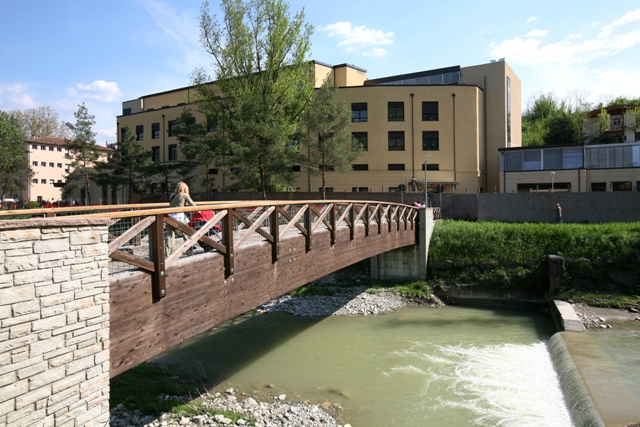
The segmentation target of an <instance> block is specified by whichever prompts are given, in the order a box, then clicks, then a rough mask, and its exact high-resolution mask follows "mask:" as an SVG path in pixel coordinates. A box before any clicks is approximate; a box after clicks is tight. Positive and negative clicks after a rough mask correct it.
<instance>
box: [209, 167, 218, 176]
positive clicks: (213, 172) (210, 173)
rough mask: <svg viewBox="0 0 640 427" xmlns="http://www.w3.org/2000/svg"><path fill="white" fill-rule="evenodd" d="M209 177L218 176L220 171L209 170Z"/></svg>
mask: <svg viewBox="0 0 640 427" xmlns="http://www.w3.org/2000/svg"><path fill="white" fill-rule="evenodd" d="M209 175H218V169H215V168H213V169H209Z"/></svg>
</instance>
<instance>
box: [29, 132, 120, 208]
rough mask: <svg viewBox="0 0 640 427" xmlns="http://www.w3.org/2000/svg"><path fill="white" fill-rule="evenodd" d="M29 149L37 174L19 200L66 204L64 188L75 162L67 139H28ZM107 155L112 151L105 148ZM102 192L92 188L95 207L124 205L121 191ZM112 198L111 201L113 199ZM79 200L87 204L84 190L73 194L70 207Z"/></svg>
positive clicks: (103, 190) (102, 189)
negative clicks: (71, 166) (97, 204)
mask: <svg viewBox="0 0 640 427" xmlns="http://www.w3.org/2000/svg"><path fill="white" fill-rule="evenodd" d="M25 144H26V147H27V158H28V160H29V165H30V166H31V170H32V171H33V172H34V175H33V177H32V178H31V179H30V181H29V182H28V185H25V186H24V189H23V190H20V192H19V194H18V198H19V199H20V200H21V201H38V202H43V203H46V202H49V203H53V202H57V201H61V200H62V186H63V185H64V182H65V176H66V175H68V174H69V171H70V164H71V158H70V157H69V148H68V145H67V143H66V142H65V140H64V139H61V138H52V137H48V136H47V137H42V138H34V139H28V140H26V141H25ZM101 150H102V151H103V152H104V153H106V152H108V151H111V150H112V149H111V148H109V147H101ZM109 193H110V192H109V189H106V188H101V187H99V186H97V185H95V183H92V186H91V196H92V201H94V203H100V204H109V202H111V204H118V203H122V202H123V198H122V196H121V195H120V194H119V192H118V189H115V190H111V194H109ZM109 196H111V197H109ZM76 199H78V201H79V202H81V203H83V204H85V203H86V201H87V191H86V189H85V188H84V186H83V187H81V188H80V189H79V191H78V194H73V197H70V198H69V199H68V200H65V202H66V203H69V204H70V203H71V202H72V201H75V200H76Z"/></svg>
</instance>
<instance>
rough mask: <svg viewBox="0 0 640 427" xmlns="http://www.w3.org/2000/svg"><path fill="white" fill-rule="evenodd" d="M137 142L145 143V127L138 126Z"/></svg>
mask: <svg viewBox="0 0 640 427" xmlns="http://www.w3.org/2000/svg"><path fill="white" fill-rule="evenodd" d="M136 140H138V141H144V126H143V125H138V126H136Z"/></svg>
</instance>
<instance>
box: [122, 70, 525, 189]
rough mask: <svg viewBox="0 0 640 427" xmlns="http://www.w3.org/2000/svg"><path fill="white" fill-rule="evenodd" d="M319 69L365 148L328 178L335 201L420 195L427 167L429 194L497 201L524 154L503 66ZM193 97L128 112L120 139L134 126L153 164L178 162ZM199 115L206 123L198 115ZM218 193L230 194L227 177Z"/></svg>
mask: <svg viewBox="0 0 640 427" xmlns="http://www.w3.org/2000/svg"><path fill="white" fill-rule="evenodd" d="M313 66H314V71H315V80H316V87H319V86H320V85H321V84H322V81H323V80H324V79H325V78H326V77H327V76H328V75H330V76H331V77H332V80H333V81H334V82H335V83H336V84H337V85H338V86H339V87H340V90H339V91H338V94H339V95H338V96H339V97H340V98H341V99H343V100H344V101H345V102H346V103H347V105H348V106H349V107H350V108H351V110H352V113H353V117H352V123H351V131H352V133H353V135H354V137H356V138H357V139H358V140H360V141H361V142H362V143H363V145H364V146H365V148H366V153H365V154H364V155H363V156H362V157H361V158H359V159H358V160H356V161H355V162H353V169H354V170H353V171H352V172H349V173H341V172H328V174H327V187H328V188H329V189H330V190H332V191H380V190H384V191H397V189H398V188H399V187H400V186H401V185H405V186H406V187H407V190H411V186H409V185H407V184H408V183H409V181H410V180H411V179H412V177H415V178H416V180H417V181H418V183H419V185H418V191H421V192H422V191H423V182H424V179H425V178H424V177H425V171H424V168H425V164H426V167H427V171H426V172H427V174H428V175H427V182H428V187H429V191H434V190H441V191H444V192H454V191H458V192H461V191H469V192H476V191H478V190H480V191H493V189H494V188H495V187H498V186H499V184H500V173H499V171H500V154H499V152H498V149H499V148H507V147H519V146H520V145H521V98H520V93H521V92H520V80H519V79H518V77H517V76H516V75H515V73H514V72H513V70H511V68H510V67H509V65H508V64H507V63H506V62H504V61H498V62H491V63H488V64H481V65H477V66H471V67H460V66H454V67H448V68H441V69H435V70H428V71H422V72H417V73H411V74H403V75H397V76H390V77H385V78H379V79H372V80H369V79H367V72H366V71H365V70H363V69H361V68H358V67H356V66H354V65H349V64H341V65H335V66H332V65H328V64H324V63H321V62H317V61H314V62H313ZM195 90H196V89H195V87H193V86H190V87H185V88H180V89H175V90H171V91H167V92H161V93H156V94H151V95H146V96H142V97H140V98H138V99H135V100H131V101H125V102H123V104H122V108H123V111H122V115H120V116H118V117H117V126H118V129H119V138H121V137H122V132H123V131H124V128H125V127H126V126H128V127H129V128H130V129H131V131H133V132H135V134H136V135H137V139H138V141H139V142H140V143H141V144H142V145H143V146H144V147H145V148H146V149H148V150H150V151H152V152H153V158H154V160H155V161H159V162H172V161H177V160H179V159H180V158H181V153H180V147H179V144H178V141H177V138H176V137H175V136H173V135H172V129H173V127H174V126H175V119H176V118H177V117H178V116H179V115H180V113H181V112H182V111H183V109H184V108H185V107H187V105H188V103H189V99H190V96H191V95H192V94H193V93H194V91H195ZM192 110H193V113H194V115H196V118H197V119H198V120H204V116H203V115H202V114H199V113H198V112H197V108H196V107H195V106H192ZM211 131H215V129H213V128H211ZM427 159H428V160H427ZM294 171H295V172H296V182H295V186H296V188H297V189H299V190H301V191H317V190H318V189H319V187H320V185H321V179H320V177H319V176H313V175H312V174H310V173H309V172H308V171H306V170H305V169H304V168H303V167H300V166H294ZM211 172H212V173H213V174H216V173H218V170H217V169H213V170H212V171H211ZM225 182H226V185H228V184H229V183H230V180H229V178H227V179H226V180H225ZM214 185H215V187H216V188H217V189H222V187H223V179H222V177H216V178H215V181H214Z"/></svg>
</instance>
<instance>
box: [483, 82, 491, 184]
mask: <svg viewBox="0 0 640 427" xmlns="http://www.w3.org/2000/svg"><path fill="white" fill-rule="evenodd" d="M482 90H483V91H484V96H483V98H484V188H485V189H488V188H489V173H488V172H489V159H488V157H487V144H488V143H489V141H487V76H484V87H483V88H482Z"/></svg>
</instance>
